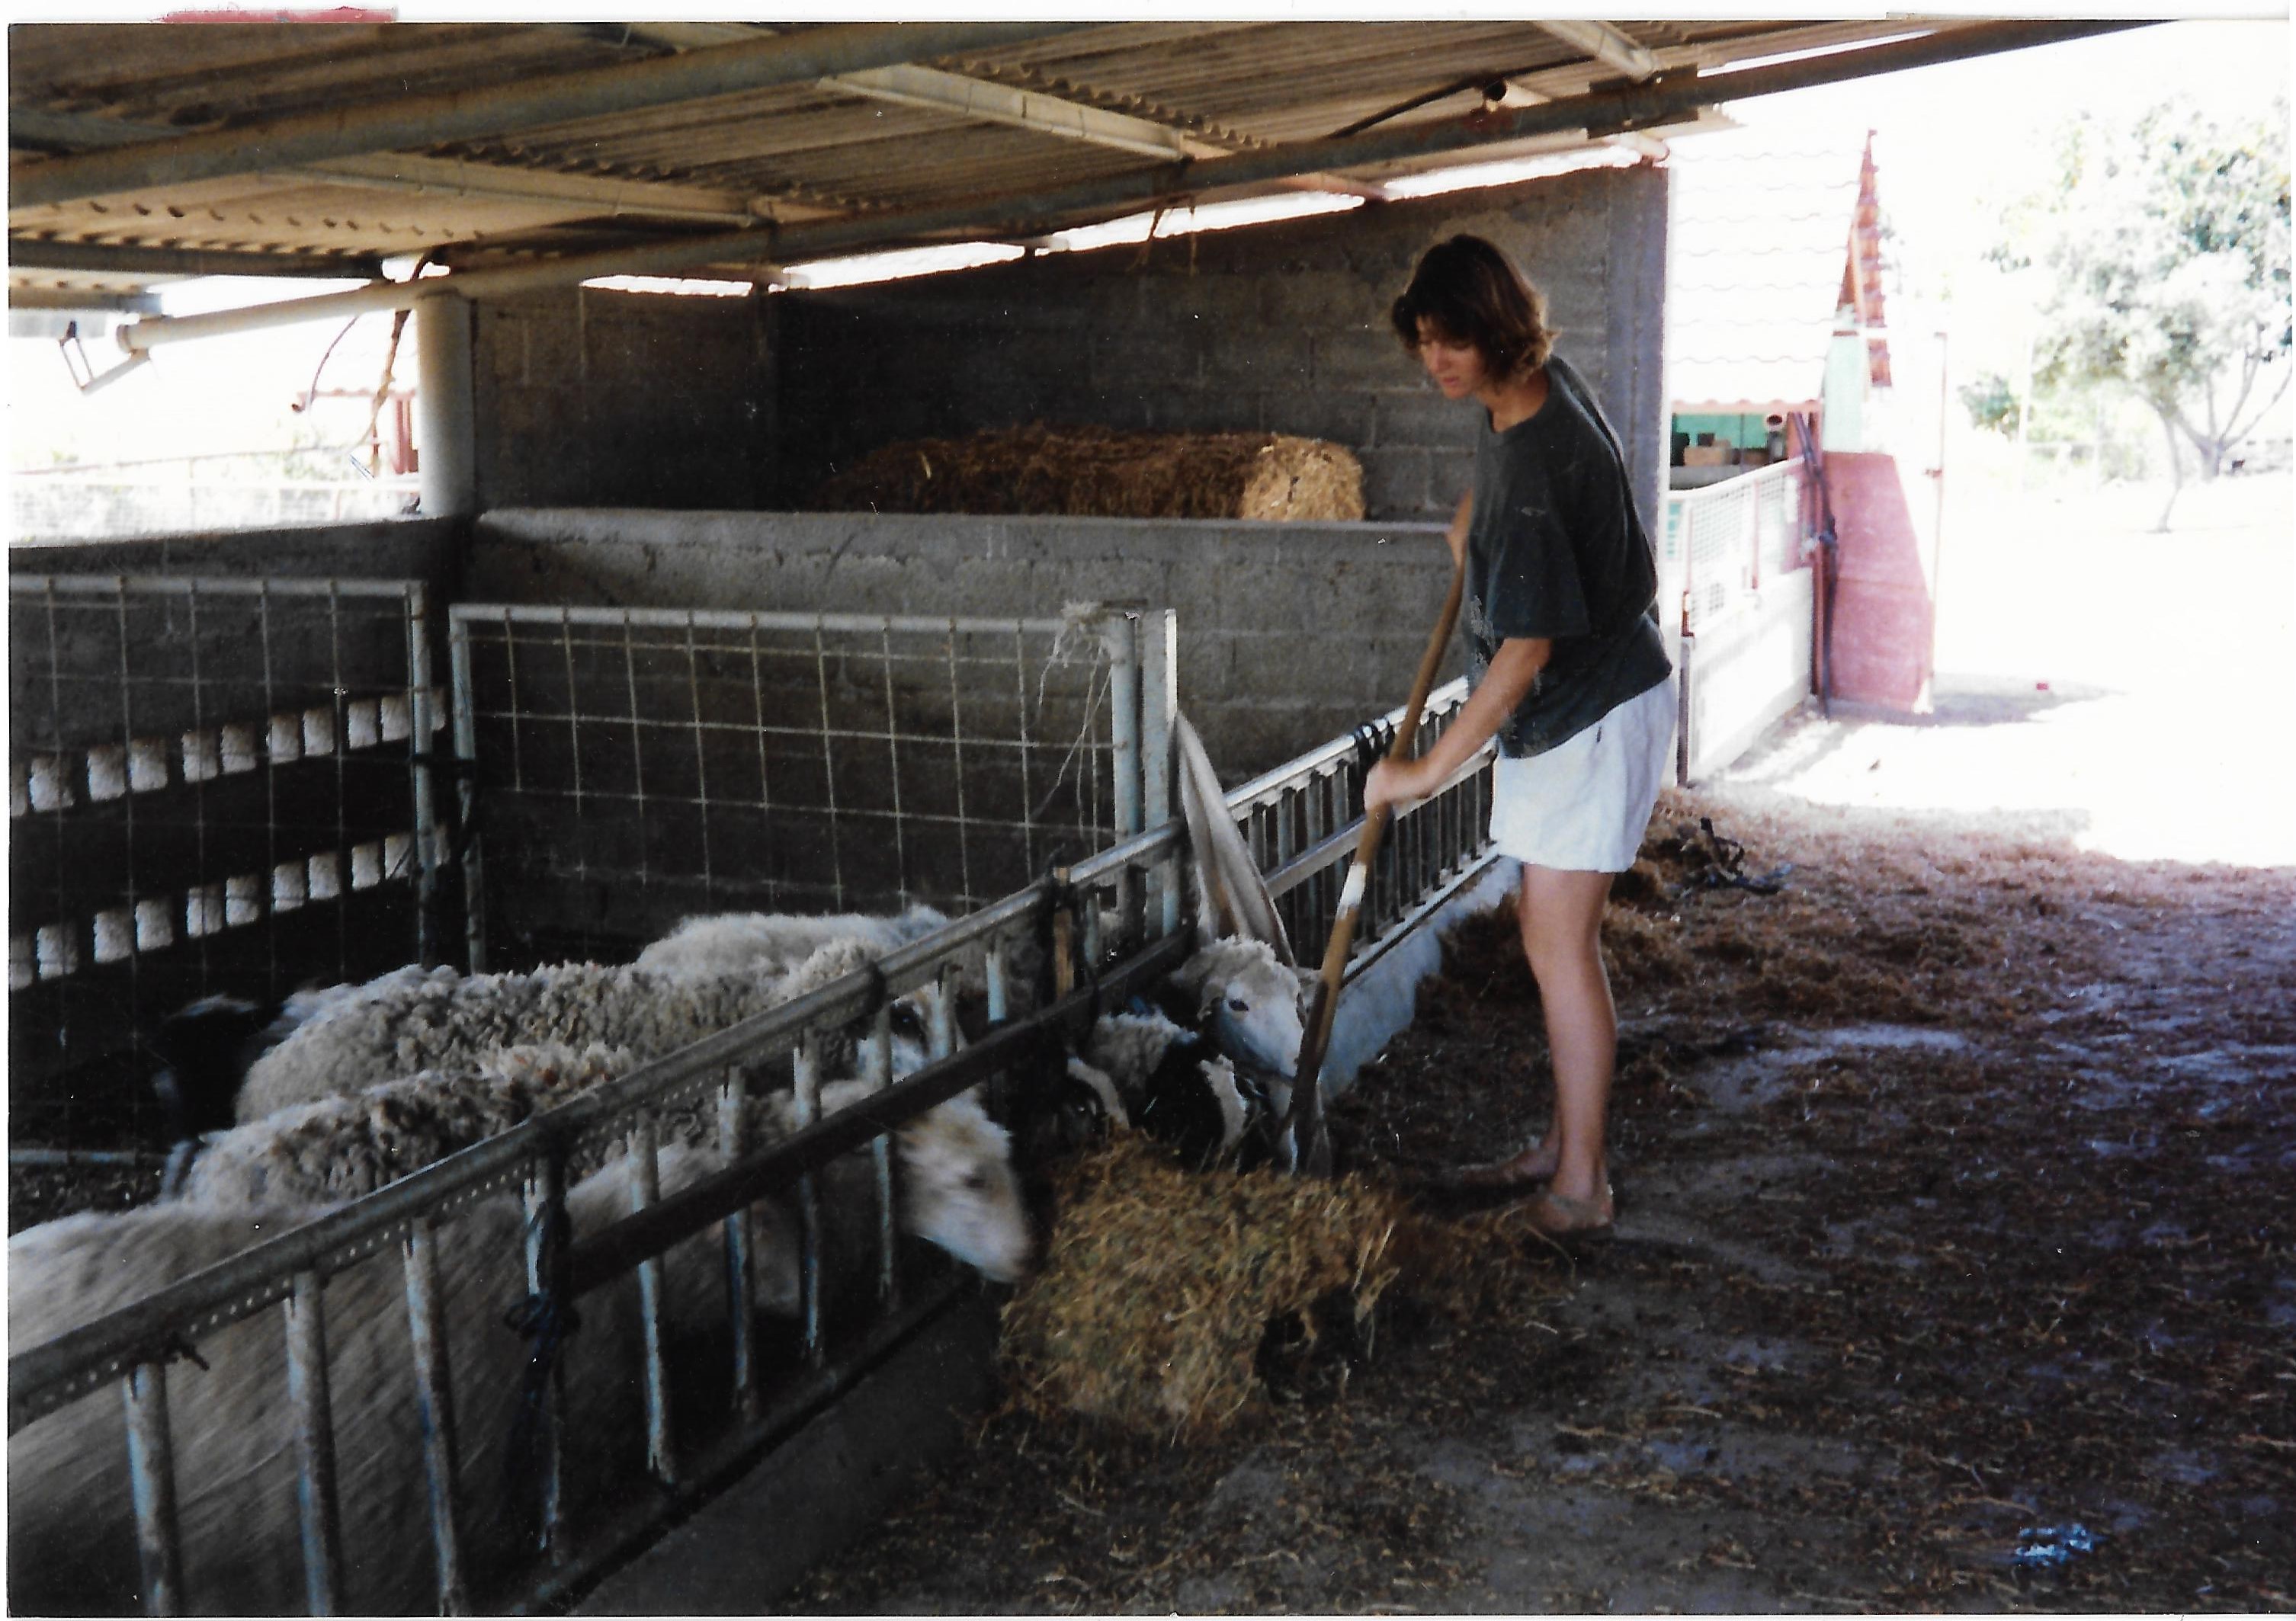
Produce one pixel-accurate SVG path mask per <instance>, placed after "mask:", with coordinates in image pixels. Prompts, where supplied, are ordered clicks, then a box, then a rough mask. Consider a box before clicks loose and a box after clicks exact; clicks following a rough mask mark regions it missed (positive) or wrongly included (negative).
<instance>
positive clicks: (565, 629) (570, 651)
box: [503, 609, 591, 884]
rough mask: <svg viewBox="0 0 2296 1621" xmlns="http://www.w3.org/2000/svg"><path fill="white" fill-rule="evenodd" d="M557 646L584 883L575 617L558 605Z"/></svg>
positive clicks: (577, 877) (585, 835) (578, 867)
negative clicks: (562, 665) (562, 664)
mask: <svg viewBox="0 0 2296 1621" xmlns="http://www.w3.org/2000/svg"><path fill="white" fill-rule="evenodd" d="M510 624H511V620H510V613H509V610H504V613H503V630H504V634H505V637H507V635H508V634H509V631H510ZM558 648H559V651H560V653H561V654H562V656H563V658H564V660H565V664H566V758H567V762H568V774H567V786H568V788H569V790H570V791H571V795H572V798H573V800H574V881H575V882H576V883H577V884H586V883H587V882H588V881H589V878H590V846H591V839H590V837H589V831H590V830H589V827H588V825H587V823H586V822H585V821H584V820H583V815H582V689H581V683H580V682H579V681H578V680H577V678H576V676H575V673H574V620H573V617H572V616H571V615H570V614H569V613H567V612H566V610H564V609H560V610H559V612H558Z"/></svg>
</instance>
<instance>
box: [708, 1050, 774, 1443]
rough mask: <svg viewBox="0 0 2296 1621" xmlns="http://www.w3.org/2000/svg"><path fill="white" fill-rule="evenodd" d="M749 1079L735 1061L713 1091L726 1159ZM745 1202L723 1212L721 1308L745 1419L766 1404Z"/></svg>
mask: <svg viewBox="0 0 2296 1621" xmlns="http://www.w3.org/2000/svg"><path fill="white" fill-rule="evenodd" d="M748 1101H749V1080H748V1077H746V1076H745V1075H744V1074H743V1073H742V1069H741V1068H740V1067H739V1066H738V1065H737V1066H734V1068H728V1069H727V1070H726V1079H725V1083H724V1085H721V1086H720V1087H719V1088H718V1092H717V1142H718V1146H719V1147H720V1148H722V1149H723V1150H725V1153H726V1160H727V1161H728V1163H731V1162H732V1161H734V1160H737V1159H739V1158H741V1157H742V1153H743V1152H744V1151H745V1150H747V1148H748V1146H749V1143H748V1137H749V1109H748ZM725 1231H726V1316H727V1317H728V1319H729V1320H730V1322H731V1327H732V1331H733V1375H734V1411H735V1412H738V1413H739V1414H740V1415H741V1416H742V1418H743V1419H744V1420H751V1419H755V1418H756V1417H757V1416H758V1414H759V1413H760V1412H763V1411H764V1410H765V1404H764V1396H763V1395H762V1393H761V1392H760V1391H759V1389H758V1346H757V1318H758V1314H757V1281H756V1278H755V1276H754V1269H753V1265H752V1258H753V1252H754V1251H755V1249H756V1245H755V1243H754V1242H753V1241H752V1238H751V1232H750V1212H749V1210H748V1209H747V1208H743V1209H740V1210H736V1211H735V1212H734V1214H733V1215H731V1216H727V1217H726V1229H725Z"/></svg>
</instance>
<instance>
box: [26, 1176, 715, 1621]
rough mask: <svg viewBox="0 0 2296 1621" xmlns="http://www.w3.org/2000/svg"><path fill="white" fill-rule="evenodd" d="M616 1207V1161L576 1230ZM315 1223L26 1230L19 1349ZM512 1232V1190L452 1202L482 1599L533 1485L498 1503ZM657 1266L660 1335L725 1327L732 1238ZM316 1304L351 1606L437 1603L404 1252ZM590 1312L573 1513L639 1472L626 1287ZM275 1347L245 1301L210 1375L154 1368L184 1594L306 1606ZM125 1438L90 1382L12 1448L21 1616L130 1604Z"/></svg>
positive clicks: (518, 1374) (571, 1390) (516, 1274)
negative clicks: (462, 1203) (277, 1233)
mask: <svg viewBox="0 0 2296 1621" xmlns="http://www.w3.org/2000/svg"><path fill="white" fill-rule="evenodd" d="M717 1163H719V1162H718V1161H717V1159H716V1158H715V1157H714V1156H711V1155H709V1154H707V1153H704V1152H700V1151H695V1150H684V1149H674V1150H666V1151H665V1152H664V1153H663V1154H662V1156H661V1161H660V1174H661V1186H662V1188H663V1190H664V1191H665V1192H668V1191H675V1190H676V1189H677V1188H679V1187H682V1186H684V1185H685V1184H686V1183H690V1182H692V1181H693V1180H694V1179H695V1178H696V1177H698V1176H700V1175H704V1174H706V1173H707V1172H708V1171H709V1170H710V1169H713V1168H715V1167H716V1166H717ZM629 1199H630V1189H629V1177H628V1170H627V1161H626V1160H625V1161H619V1162H617V1163H616V1164H615V1165H613V1166H611V1167H608V1168H607V1169H606V1170H604V1171H602V1172H600V1173H599V1174H598V1175H594V1176H591V1177H589V1178H586V1180H584V1181H582V1182H580V1183H577V1184H575V1186H574V1187H573V1188H572V1189H571V1190H570V1192H569V1194H568V1198H567V1206H568V1211H569V1215H570V1218H571V1224H572V1228H573V1231H574V1232H575V1233H576V1234H577V1235H580V1234H583V1233H586V1232H594V1231H595V1230H597V1229H598V1228H600V1227H602V1226H603V1225H604V1224H607V1223H609V1222H610V1221H611V1220H613V1219H614V1218H615V1217H617V1216H620V1215H622V1214H624V1213H625V1212H626V1211H627V1209H628V1208H629ZM308 1214H309V1212H307V1211H282V1212H250V1211H245V1210H214V1209H208V1208H201V1207H200V1206H197V1205H188V1204H183V1203H175V1204H167V1205H154V1206H147V1207H144V1208H140V1209H135V1210H130V1211H126V1212H119V1213H89V1214H84V1215H80V1216H68V1217H65V1218H64V1219H62V1220H61V1221H54V1222H49V1223H46V1224H43V1225H40V1226H37V1227H32V1228H29V1229H27V1230H26V1231H25V1232H21V1233H18V1234H17V1235H16V1236H15V1237H13V1238H12V1239H11V1240H9V1244H8V1313H9V1328H10V1332H11V1333H12V1335H13V1336H14V1339H15V1341H16V1343H17V1344H19V1345H26V1344H37V1343H40V1342H43V1341H45V1340H47V1339H52V1338H53V1337H54V1336H56V1335H58V1334H61V1333H62V1332H65V1331H66V1330H70V1329H71V1328H74V1327H77V1326H78V1325H79V1324H82V1323H85V1322H89V1321H92V1320H94V1318H96V1317H99V1316H101V1315H102V1314H105V1313H107V1312H110V1311H111V1310H113V1309H115V1308H117V1307H119V1306H123V1305H125V1304H127V1303H128V1302H130V1301H132V1300H135V1299H139V1298H142V1297H143V1296H144V1295H147V1294H149V1293H151V1292H152V1290H154V1289H159V1288H161V1287H163V1286H165V1285H167V1284H168V1283H172V1282H174V1281H177V1280H178V1279H181V1278H183V1277H186V1276H188V1275H190V1274H191V1273H194V1272H196V1271H199V1270H200V1269H201V1268H202V1267H205V1266H207V1265H211V1264H213V1263H215V1262H217V1261H219V1260H222V1259H223V1258H225V1257H227V1256H229V1255H232V1254H233V1253H234V1252H236V1251H238V1250H240V1249H242V1248H245V1246H246V1245H247V1243H248V1242H249V1240H250V1237H251V1236H256V1235H259V1233H260V1232H262V1231H264V1230H266V1229H269V1228H272V1227H275V1226H279V1225H284V1224H291V1223H292V1222H294V1221H296V1220H299V1219H303V1218H304V1217H305V1216H307V1215H308ZM525 1231H526V1216H525V1214H524V1212H523V1210H522V1209H521V1204H520V1201H519V1199H517V1197H516V1196H514V1195H498V1196H495V1197H492V1198H489V1199H485V1200H482V1201H480V1202H479V1203H478V1204H475V1205H473V1206H471V1208H468V1209H466V1210H464V1211H463V1212H461V1213H459V1214H458V1215H457V1216H456V1217H455V1220H454V1222H453V1224H451V1226H449V1227H447V1228H445V1229H443V1230H442V1231H441V1232H440V1235H439V1240H440V1241H439V1244H438V1247H437V1256H438V1265H439V1284H440V1289H441V1291H442V1300H443V1304H442V1309H441V1313H440V1320H441V1321H442V1322H444V1323H445V1325H446V1328H447V1338H448V1342H449V1347H448V1356H449V1365H450V1367H451V1368H452V1371H453V1381H454V1410H455V1423H456V1429H457V1436H458V1444H459V1462H458V1478H459V1479H460V1481H461V1483H462V1486H463V1502H464V1504H465V1508H464V1511H463V1516H462V1520H463V1524H462V1536H463V1558H464V1560H465V1567H466V1569H467V1570H468V1571H469V1573H470V1575H471V1580H472V1582H473V1584H474V1585H475V1586H477V1587H478V1588H479V1590H480V1592H481V1593H483V1592H484V1591H485V1586H486V1584H487V1583H488V1582H489V1581H490V1580H491V1579H493V1578H495V1577H498V1576H501V1575H503V1574H504V1573H505V1572H506V1571H507V1570H508V1569H509V1568H511V1567H512V1564H513V1563H514V1562H515V1561H516V1560H518V1559H519V1558H520V1555H521V1548H522V1547H530V1546H531V1527H532V1523H533V1515H532V1506H531V1502H530V1497H529V1495H528V1493H529V1491H530V1487H531V1485H532V1483H531V1482H530V1481H527V1480H521V1481H519V1483H518V1484H519V1485H520V1486H521V1488H522V1489H521V1493H520V1494H519V1495H520V1501H517V1502H502V1498H503V1492H504V1474H505V1469H506V1466H507V1465H508V1463H509V1461H510V1453H511V1447H512V1441H513V1436H514V1430H515V1427H516V1423H517V1419H518V1415H519V1412H520V1411H521V1405H522V1388H523V1384H524V1380H525V1373H526V1368H527V1364H528V1355H529V1344H528V1342H527V1341H526V1340H524V1339H521V1337H520V1336H519V1335H518V1334H517V1333H515V1332H513V1331H512V1330H510V1329H509V1328H507V1327H506V1326H504V1322H503V1314H504V1310H505V1309H506V1308H508V1307H510V1306H514V1305H516V1304H517V1303H519V1302H520V1301H521V1299H523V1298H524V1297H525V1294H526V1268H525V1260H524V1242H523V1240H524V1234H525ZM663 1272H664V1281H665V1283H666V1285H667V1287H666V1289H664V1317H665V1322H666V1323H667V1325H668V1327H669V1329H670V1330H671V1331H672V1333H673V1335H674V1336H676V1338H679V1339H693V1338H698V1337H699V1336H701V1334H704V1333H706V1332H707V1331H708V1330H709V1328H710V1327H711V1325H712V1324H713V1323H714V1322H718V1321H721V1320H722V1315H723V1302H724V1298H725V1297H724V1286H723V1275H724V1273H723V1250H722V1248H719V1246H718V1245H717V1242H716V1241H715V1239H714V1235H712V1234H707V1233H705V1234H702V1235H698V1236H697V1237H696V1238H693V1239H690V1240H686V1241H685V1242H684V1243H681V1244H679V1245H676V1246H674V1247H673V1248H671V1249H670V1250H669V1251H668V1252H667V1254H666V1255H665V1257H664V1267H663ZM324 1300H325V1308H326V1333H327V1347H328V1362H329V1368H330V1382H331V1385H332V1392H333V1396H334V1403H333V1418H334V1437H335V1446H336V1485H337V1489H338V1491H339V1492H340V1505H341V1524H342V1526H343V1527H344V1530H345V1533H346V1537H345V1547H344V1551H345V1555H346V1558H345V1560H344V1561H343V1569H342V1573H341V1583H342V1585H341V1590H340V1601H341V1605H342V1608H343V1609H345V1610H347V1611H350V1612H354V1613H357V1612H367V1613H376V1612H381V1613H388V1614H406V1613H412V1612H418V1611H422V1612H427V1611H430V1610H431V1609H435V1607H436V1594H435V1592H434V1578H433V1574H432V1566H431V1561H430V1559H429V1558H428V1557H427V1555H426V1554H425V1553H424V1552H423V1550H426V1549H427V1548H428V1547H429V1546H430V1534H429V1530H428V1509H427V1497H426V1490H425V1485H424V1476H423V1470H422V1436H421V1429H420V1418H419V1414H418V1412H417V1404H416V1400H415V1392H414V1364H413V1359H412V1357H411V1356H410V1355H409V1350H408V1347H409V1340H408V1330H407V1321H406V1291H405V1286H404V1281H403V1278H402V1273H401V1269H400V1267H399V1265H398V1262H397V1257H396V1256H395V1255H384V1256H381V1257H373V1258H371V1259H369V1260H367V1261H365V1262H361V1263H359V1264H357V1265H354V1266H352V1267H350V1268H348V1270H346V1271H344V1272H341V1273H337V1274H335V1275H333V1276H332V1277H331V1278H330V1279H329V1280H328V1281H327V1285H326V1292H325V1296H324ZM580 1316H581V1323H580V1327H579V1329H578V1331H576V1332H574V1333H573V1334H572V1335H571V1336H570V1337H569V1338H568V1339H565V1340H564V1341H563V1348H562V1353H561V1355H562V1364H563V1379H564V1390H565V1408H564V1412H565V1415H566V1422H565V1425H564V1428H563V1431H562V1435H563V1438H564V1452H563V1469H564V1477H563V1478H564V1479H565V1480H566V1482H567V1484H568V1487H569V1494H568V1495H569V1501H570V1502H571V1503H572V1504H573V1505H574V1506H575V1509H576V1511H577V1512H579V1511H580V1510H581V1509H582V1507H583V1506H584V1505H585V1504H586V1503H591V1504H594V1503H596V1502H599V1501H600V1500H602V1499H603V1488H604V1487H605V1486H606V1485H607V1484H608V1480H609V1471H611V1470H616V1469H619V1470H630V1469H633V1468H635V1467H636V1466H637V1465H638V1464H639V1463H640V1461H642V1460H643V1457H644V1438H643V1437H644V1418H643V1408H642V1406H641V1404H640V1399H639V1396H638V1391H639V1388H640V1387H641V1385H642V1383H643V1381H642V1380H641V1379H638V1378H637V1377H635V1373H636V1370H637V1369H638V1368H639V1367H640V1365H641V1363H640V1316H639V1303H638V1289H637V1284H636V1281H635V1277H634V1276H629V1277H624V1278H620V1279H618V1280H616V1281H614V1282H612V1283H610V1284H608V1285H606V1286H604V1287H603V1288H601V1289H596V1290H594V1291H593V1292H592V1293H590V1294H587V1295H586V1296H584V1297H583V1298H582V1300H581V1303H580ZM284 1342H285V1336H284V1335H283V1333H282V1331H281V1327H280V1322H279V1319H278V1315H277V1314H275V1313H274V1312H269V1311H265V1312H258V1313H257V1314H255V1315H254V1316H252V1317H250V1318H246V1319H243V1320H242V1321H240V1322H236V1323H234V1324H232V1325H230V1326H229V1327H226V1328H223V1329H219V1330H216V1331H215V1332H214V1333H212V1334H209V1335H208V1336H206V1337H204V1338H203V1339H201V1341H200V1343H199V1345H198V1347H196V1349H197V1352H198V1355H199V1358H200V1359H201V1362H203V1363H204V1364H205V1365H204V1366H201V1365H198V1364H197V1363H191V1362H176V1363H173V1364H171V1365H170V1366H169V1367H168V1371H167V1382H168V1408H169V1414H170V1420H171V1432H172V1437H173V1444H174V1453H175V1480H176V1507H177V1516H178V1524H179V1525H180V1527H181V1529H182V1534H183V1576H184V1592H185V1595H186V1599H187V1601H188V1603H189V1604H190V1605H191V1606H192V1607H193V1608H196V1609H200V1610H202V1611H209V1612H230V1613H241V1614H266V1613H268V1614H274V1615H276V1614H282V1613H288V1612H299V1611H300V1610H301V1609H303V1608H304V1605H305V1602H306V1600H305V1595H304V1592H303V1564H302V1559H301V1556H300V1554H299V1551H298V1532H297V1519H296V1508H295V1503H296V1486H295V1468H294V1446H293V1440H292V1435H291V1416H290V1412H289V1408H288V1404H287V1403H286V1401H285V1399H284V1392H285V1388H286V1386H285V1349H284ZM124 1429H125V1427H124V1410H123V1407H122V1404H121V1402H120V1400H119V1396H118V1395H117V1394H116V1393H107V1392H105V1391H97V1392H95V1393H94V1394H93V1395H90V1396H86V1397H85V1398H83V1399H81V1400H78V1401H76V1402H74V1403H72V1404H70V1405H68V1406H65V1407H63V1408H61V1409H59V1410H58V1411H56V1412H52V1413H49V1414H47V1415H45V1416H44V1417H42V1418H40V1419H37V1420H34V1421H33V1422H32V1423H30V1424H29V1425H27V1426H26V1427H25V1428H23V1429H21V1430H19V1431H18V1432H17V1433H16V1434H15V1435H14V1436H12V1437H10V1439H9V1443H8V1534H9V1535H8V1540H9V1567H10V1571H9V1593H8V1599H9V1604H10V1608H11V1609H13V1610H15V1611H16V1612H18V1613H20V1614H21V1613H33V1614H52V1615H53V1614H89V1613H105V1612H109V1613H119V1612H124V1611H128V1610H134V1609H140V1608H141V1601H142V1598H143V1595H142V1593H141V1592H139V1588H140V1585H141V1584H140V1577H139V1571H138V1562H137V1556H136V1539H135V1522H134V1519H133V1517H132V1513H131V1510H130V1496H129V1491H128V1481H127V1441H126V1437H125V1433H124ZM498 1503H499V1504H500V1508H499V1510H497V1507H496V1505H497V1504H498Z"/></svg>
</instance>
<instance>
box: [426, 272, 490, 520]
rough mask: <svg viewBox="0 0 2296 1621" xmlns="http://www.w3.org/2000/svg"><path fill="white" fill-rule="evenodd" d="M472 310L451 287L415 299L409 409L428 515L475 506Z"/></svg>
mask: <svg viewBox="0 0 2296 1621" xmlns="http://www.w3.org/2000/svg"><path fill="white" fill-rule="evenodd" d="M471 314H472V312H471V305H470V301H469V300H468V299H460V298H457V297H455V295H454V294H453V293H446V292H442V293H434V294H430V295H429V296H427V297H425V298H422V299H418V300H416V302H415V305H414V352H415V364H416V373H415V388H414V409H415V412H416V430H417V431H418V432H419V433H420V434H421V435H422V512H423V515H424V516H425V517H428V518H463V517H468V516H470V515H471V514H472V513H475V512H477V511H478V510H479V433H478V406H477V401H476V394H477V389H476V387H475V383H474V381H473V378H472V373H471Z"/></svg>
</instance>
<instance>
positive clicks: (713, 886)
mask: <svg viewBox="0 0 2296 1621" xmlns="http://www.w3.org/2000/svg"><path fill="white" fill-rule="evenodd" d="M685 693H686V701H687V702H688V704H689V705H691V706H692V708H693V794H694V799H695V802H696V803H695V806H694V811H695V815H696V817H697V819H698V820H699V821H700V822H701V892H702V893H703V894H704V895H709V896H714V895H716V894H717V866H716V864H715V862H714V861H713V860H712V859H711V855H712V853H711V850H710V847H709V731H708V729H707V728H706V727H704V726H703V725H702V723H701V648H700V647H699V646H698V645H697V644H696V643H695V642H694V639H693V616H692V615H691V614H689V615H687V616H686V620H685Z"/></svg>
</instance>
